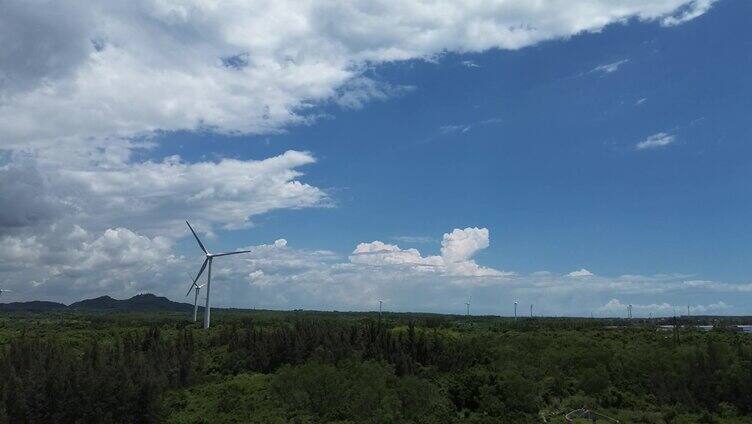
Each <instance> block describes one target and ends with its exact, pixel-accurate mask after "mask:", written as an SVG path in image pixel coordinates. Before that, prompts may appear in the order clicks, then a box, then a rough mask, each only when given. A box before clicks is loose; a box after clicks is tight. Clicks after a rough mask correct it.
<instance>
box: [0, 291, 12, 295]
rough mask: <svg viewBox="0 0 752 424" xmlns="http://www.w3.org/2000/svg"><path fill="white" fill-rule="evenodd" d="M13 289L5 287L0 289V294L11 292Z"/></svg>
mask: <svg viewBox="0 0 752 424" xmlns="http://www.w3.org/2000/svg"><path fill="white" fill-rule="evenodd" d="M12 291H13V290H7V289H0V296H2V294H3V293H6V292H12Z"/></svg>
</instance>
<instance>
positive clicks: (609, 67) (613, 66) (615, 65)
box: [590, 59, 629, 74]
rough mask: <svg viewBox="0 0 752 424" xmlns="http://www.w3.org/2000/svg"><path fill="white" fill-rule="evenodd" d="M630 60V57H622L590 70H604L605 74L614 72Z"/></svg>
mask: <svg viewBox="0 0 752 424" xmlns="http://www.w3.org/2000/svg"><path fill="white" fill-rule="evenodd" d="M627 62H629V59H622V60H619V61H616V62H612V63H607V64H605V65H600V66H596V67H595V68H594V69H593V70H591V71H590V72H603V73H604V74H610V73H612V72H616V71H617V70H619V68H620V67H621V65H623V64H625V63H627Z"/></svg>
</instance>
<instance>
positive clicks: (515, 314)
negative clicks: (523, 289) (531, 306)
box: [514, 300, 517, 321]
mask: <svg viewBox="0 0 752 424" xmlns="http://www.w3.org/2000/svg"><path fill="white" fill-rule="evenodd" d="M514 320H515V321H517V301H516V300H515V301H514Z"/></svg>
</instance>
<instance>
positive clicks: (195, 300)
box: [185, 280, 204, 322]
mask: <svg viewBox="0 0 752 424" xmlns="http://www.w3.org/2000/svg"><path fill="white" fill-rule="evenodd" d="M201 287H204V285H203V284H201V285H198V284H196V281H195V280H192V281H191V287H190V288H189V289H188V293H186V294H185V297H188V295H189V294H191V290H193V291H194V292H195V296H194V297H193V322H196V319H197V317H198V292H199V291H201Z"/></svg>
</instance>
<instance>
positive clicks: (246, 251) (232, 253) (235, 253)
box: [213, 250, 253, 257]
mask: <svg viewBox="0 0 752 424" xmlns="http://www.w3.org/2000/svg"><path fill="white" fill-rule="evenodd" d="M250 252H253V251H252V250H238V251H237V252H226V253H218V254H216V255H213V256H215V257H216V256H228V255H237V254H238V253H250Z"/></svg>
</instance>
